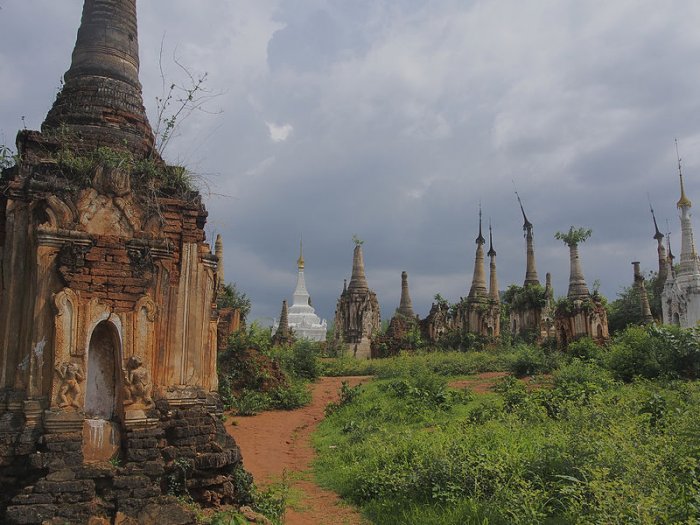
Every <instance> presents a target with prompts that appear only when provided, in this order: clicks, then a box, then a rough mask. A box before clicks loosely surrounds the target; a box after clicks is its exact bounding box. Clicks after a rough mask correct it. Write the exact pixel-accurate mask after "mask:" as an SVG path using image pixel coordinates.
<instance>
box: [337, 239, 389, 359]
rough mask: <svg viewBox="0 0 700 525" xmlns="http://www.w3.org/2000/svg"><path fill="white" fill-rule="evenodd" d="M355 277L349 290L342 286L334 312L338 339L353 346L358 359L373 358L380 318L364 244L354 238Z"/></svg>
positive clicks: (353, 266)
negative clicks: (373, 340)
mask: <svg viewBox="0 0 700 525" xmlns="http://www.w3.org/2000/svg"><path fill="white" fill-rule="evenodd" d="M354 241H355V250H354V251H353V256H352V276H351V277H350V283H348V285H347V288H346V287H345V285H343V293H341V294H340V298H339V299H338V304H337V306H336V309H335V328H336V329H335V337H336V339H341V340H342V341H343V342H345V343H348V344H349V345H350V346H351V349H352V352H353V355H354V356H355V357H358V358H366V357H370V352H371V348H370V345H371V338H372V335H373V334H374V333H375V332H377V331H379V327H380V323H381V318H380V313H379V301H377V294H375V293H374V292H373V291H372V290H370V289H369V285H368V284H367V277H365V261H364V257H363V254H362V242H363V241H361V240H359V239H357V238H354Z"/></svg>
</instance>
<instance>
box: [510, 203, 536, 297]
mask: <svg viewBox="0 0 700 525" xmlns="http://www.w3.org/2000/svg"><path fill="white" fill-rule="evenodd" d="M515 196H516V197H517V198H518V204H519V205H520V211H521V212H522V214H523V232H524V234H525V242H526V245H527V260H526V269H525V282H524V286H528V285H531V284H540V280H539V277H538V276H537V267H536V265H535V243H534V234H533V232H532V230H533V226H532V223H531V222H530V221H529V220H527V215H525V208H523V203H522V201H521V200H520V195H518V192H517V191H516V192H515Z"/></svg>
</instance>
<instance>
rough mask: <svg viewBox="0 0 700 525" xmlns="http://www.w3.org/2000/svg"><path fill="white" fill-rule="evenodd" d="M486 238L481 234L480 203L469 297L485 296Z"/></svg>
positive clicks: (486, 293)
mask: <svg viewBox="0 0 700 525" xmlns="http://www.w3.org/2000/svg"><path fill="white" fill-rule="evenodd" d="M485 243H486V239H484V236H483V234H482V229H481V205H479V236H478V237H477V238H476V257H475V258H474V275H473V277H472V286H471V288H470V289H469V296H468V298H469V299H481V298H486V296H487V295H488V292H487V290H486V272H485V269H484V244H485Z"/></svg>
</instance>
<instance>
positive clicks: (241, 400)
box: [219, 323, 321, 415]
mask: <svg viewBox="0 0 700 525" xmlns="http://www.w3.org/2000/svg"><path fill="white" fill-rule="evenodd" d="M319 353H320V347H319V345H318V343H313V342H310V341H305V340H302V341H299V342H296V343H295V344H294V345H291V346H282V347H273V346H272V342H271V337H270V331H269V329H266V328H262V327H260V326H259V325H258V324H257V323H252V324H251V326H250V327H249V328H248V329H241V330H238V331H236V332H234V333H233V334H232V335H231V337H230V339H229V344H228V346H227V348H226V350H224V351H223V352H222V353H221V354H220V355H219V394H220V395H221V398H222V400H223V402H224V404H225V405H226V406H227V407H229V408H233V409H235V410H236V411H237V413H238V414H239V415H254V414H257V413H259V412H261V411H264V410H270V409H272V408H277V409H283V410H291V409H294V408H298V407H300V406H304V405H307V404H308V403H309V402H310V401H311V393H310V391H309V386H308V383H309V381H312V380H314V379H316V378H317V377H318V376H319V374H320V371H321V364H320V360H319V357H318V356H319Z"/></svg>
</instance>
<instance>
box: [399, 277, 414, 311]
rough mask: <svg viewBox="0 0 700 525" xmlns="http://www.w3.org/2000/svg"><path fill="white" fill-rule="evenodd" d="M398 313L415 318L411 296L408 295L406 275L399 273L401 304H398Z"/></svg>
mask: <svg viewBox="0 0 700 525" xmlns="http://www.w3.org/2000/svg"><path fill="white" fill-rule="evenodd" d="M398 312H399V313H400V314H401V315H403V316H406V317H415V316H416V314H414V313H413V303H412V302H411V296H410V295H409V293H408V274H407V273H406V272H405V271H404V272H401V302H400V303H399V309H398Z"/></svg>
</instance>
